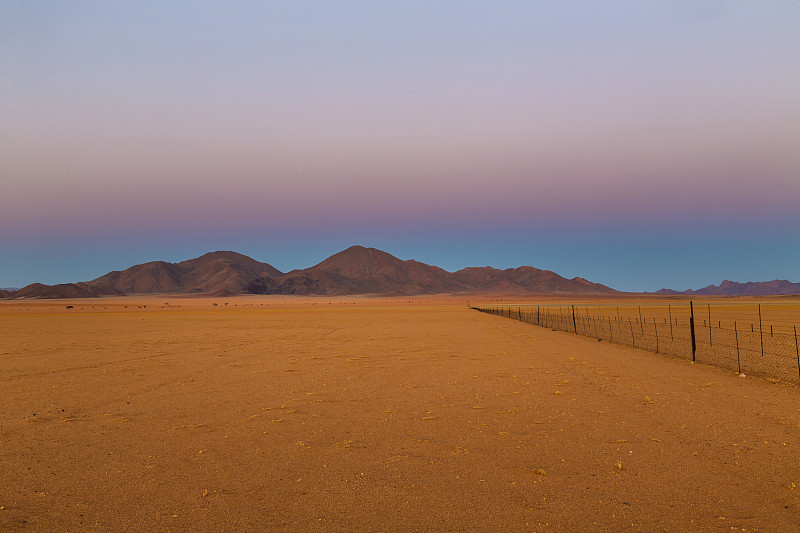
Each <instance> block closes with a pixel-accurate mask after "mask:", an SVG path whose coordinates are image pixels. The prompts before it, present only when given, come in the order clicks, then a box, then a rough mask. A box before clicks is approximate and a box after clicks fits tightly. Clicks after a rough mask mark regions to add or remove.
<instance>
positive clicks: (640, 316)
mask: <svg viewBox="0 0 800 533" xmlns="http://www.w3.org/2000/svg"><path fill="white" fill-rule="evenodd" d="M639 326H640V327H641V328H642V337H644V320H642V306H641V305H640V306H639Z"/></svg>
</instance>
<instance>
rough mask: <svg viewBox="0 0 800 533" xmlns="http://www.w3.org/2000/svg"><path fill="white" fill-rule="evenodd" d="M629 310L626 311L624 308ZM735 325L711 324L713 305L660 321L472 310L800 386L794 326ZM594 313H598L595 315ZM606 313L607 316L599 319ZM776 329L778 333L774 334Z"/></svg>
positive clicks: (558, 311) (586, 312) (568, 310)
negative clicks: (799, 382)
mask: <svg viewBox="0 0 800 533" xmlns="http://www.w3.org/2000/svg"><path fill="white" fill-rule="evenodd" d="M628 307H630V306H628ZM760 307H761V306H760V305H759V306H758V315H759V320H758V323H757V324H756V323H755V322H751V323H749V324H748V323H742V322H740V321H738V320H732V321H726V322H725V323H724V324H723V321H722V320H718V321H716V322H713V321H712V313H711V305H710V304H706V305H704V306H694V304H693V302H689V304H688V305H686V307H685V308H683V306H682V305H679V304H670V305H668V306H666V313H664V312H661V313H660V315H663V316H651V317H646V316H643V315H642V310H641V306H639V307H638V313H633V315H634V316H622V315H620V314H619V308H617V310H616V314H615V313H614V312H613V311H614V310H613V309H610V310H609V309H607V310H606V312H605V313H604V311H603V309H602V308H599V307H596V306H595V307H593V308H591V309H590V308H589V307H588V306H583V305H579V306H575V305H561V306H534V305H525V306H502V307H472V309H475V310H477V311H480V312H482V313H489V314H492V315H498V316H503V317H506V318H513V319H516V320H520V321H522V322H527V323H529V324H535V325H538V326H542V327H547V328H551V329H553V330H558V331H567V332H570V333H575V334H578V335H584V336H586V337H591V338H595V339H602V340H604V341H609V342H613V343H616V344H623V345H627V346H632V347H634V348H641V349H644V350H649V351H651V352H655V353H658V354H664V355H669V356H673V357H679V358H685V359H688V360H691V361H697V362H700V363H706V364H711V365H714V366H718V367H721V368H725V369H729V370H733V371H736V372H738V373H745V374H755V375H759V376H763V377H767V378H775V379H781V380H785V381H794V382H798V381H800V342H798V336H797V335H798V334H797V327H796V326H789V327H787V326H779V327H773V326H772V325H766V324H763V323H762V322H761V319H760V315H761V309H760ZM592 310H593V311H596V312H597V314H595V313H593V312H592ZM604 314H605V316H603V315H604ZM778 329H780V330H781V331H776V330H778Z"/></svg>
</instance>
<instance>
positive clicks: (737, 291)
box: [656, 279, 800, 296]
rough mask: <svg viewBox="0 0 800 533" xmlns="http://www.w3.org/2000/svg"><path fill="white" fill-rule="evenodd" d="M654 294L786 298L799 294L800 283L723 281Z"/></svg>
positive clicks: (663, 290)
mask: <svg viewBox="0 0 800 533" xmlns="http://www.w3.org/2000/svg"><path fill="white" fill-rule="evenodd" d="M656 294H686V295H695V294H696V295H699V296H786V295H790V294H800V283H792V282H791V281H788V280H785V279H776V280H772V281H748V282H747V283H739V282H736V281H729V280H725V281H723V282H722V283H720V284H719V285H708V286H707V287H703V288H702V289H697V290H692V289H689V290H686V291H675V290H672V289H661V290H659V291H656Z"/></svg>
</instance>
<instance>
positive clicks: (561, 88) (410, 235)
mask: <svg viewBox="0 0 800 533" xmlns="http://www.w3.org/2000/svg"><path fill="white" fill-rule="evenodd" d="M798 21H800V2H797V1H794V0H783V1H770V0H762V1H755V0H753V1H739V0H654V1H648V2H641V1H639V0H629V1H615V0H605V1H600V0H597V1H589V0H586V1H580V2H579V1H572V0H558V1H556V0H552V1H547V0H540V1H531V0H528V1H521V0H520V1H515V0H508V1H503V2H485V1H475V0H458V1H456V0H451V1H436V0H425V1H422V0H419V1H417V0H405V1H402V2H375V1H372V0H352V1H350V0H339V1H329V0H320V1H304V0H297V1H294V0H293V1H282V2H278V1H242V0H226V1H216V2H214V1H202V0H200V1H170V2H163V1H147V0H137V1H125V0H121V1H118V2H106V1H101V0H98V1H83V0H73V1H48V0H42V1H37V2H29V1H24V0H4V1H3V2H0V287H22V286H24V285H27V284H29V283H33V282H42V283H69V282H76V281H86V280H90V279H94V278H96V277H99V276H101V275H103V274H105V273H107V272H109V271H111V270H122V269H125V268H128V267H130V266H132V265H134V264H139V263H144V262H147V261H153V260H165V261H173V262H177V261H182V260H185V259H189V258H192V257H197V256H199V255H202V254H203V253H206V252H209V251H214V250H234V251H237V252H240V253H244V254H247V255H249V256H251V257H253V258H254V259H258V260H260V261H264V262H267V263H270V264H272V265H273V266H275V267H276V268H278V269H280V270H283V271H288V270H291V269H294V268H305V267H309V266H312V265H314V264H316V263H318V262H319V261H321V260H323V259H325V258H326V257H328V256H329V255H331V254H333V253H336V252H338V251H341V250H343V249H344V248H346V247H348V246H350V245H353V244H360V245H364V246H373V247H376V248H379V249H381V250H384V251H387V252H389V253H391V254H393V255H396V256H397V257H399V258H401V259H416V260H419V261H422V262H425V263H428V264H433V265H437V266H440V267H442V268H444V269H446V270H449V271H454V270H458V269H460V268H464V267H467V266H484V265H489V266H494V267H496V268H510V267H516V266H520V265H530V266H534V267H538V268H543V269H549V270H553V271H555V272H557V273H558V274H561V275H562V276H565V277H570V278H571V277H574V276H581V277H584V278H586V279H589V280H591V281H594V282H598V283H603V284H606V285H609V286H611V287H613V288H615V289H619V290H626V291H654V290H658V289H660V288H662V287H668V288H672V289H678V290H684V289H688V288H699V287H703V286H705V285H709V284H712V283H713V284H717V283H719V282H721V281H722V280H724V279H729V280H733V281H741V282H744V281H767V280H772V279H789V280H790V281H794V282H800V237H798V232H799V230H800V208H799V207H800V26H799V25H798Z"/></svg>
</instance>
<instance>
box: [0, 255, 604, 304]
mask: <svg viewBox="0 0 800 533" xmlns="http://www.w3.org/2000/svg"><path fill="white" fill-rule="evenodd" d="M468 292H498V293H503V292H505V293H535V294H611V293H616V292H617V291H615V290H613V289H611V288H609V287H606V286H604V285H600V284H597V283H591V282H589V281H586V280H585V279H583V278H572V279H566V278H564V277H562V276H559V275H558V274H556V273H554V272H551V271H549V270H540V269H538V268H533V267H529V266H523V267H518V268H509V269H506V270H498V269H495V268H491V267H474V268H465V269H463V270H459V271H458V272H454V273H450V272H447V271H446V270H443V269H441V268H439V267H436V266H431V265H426V264H425V263H421V262H419V261H414V260H402V259H398V258H397V257H395V256H393V255H391V254H388V253H386V252H383V251H381V250H377V249H375V248H365V247H363V246H351V247H350V248H348V249H347V250H344V251H342V252H339V253H337V254H334V255H332V256H331V257H329V258H327V259H325V260H324V261H322V262H320V263H318V264H316V265H314V266H312V267H310V268H306V269H301V270H293V271H291V272H289V273H286V274H284V273H282V272H281V271H279V270H278V269H276V268H275V267H273V266H271V265H269V264H267V263H261V262H259V261H256V260H255V259H252V258H250V257H247V256H246V255H242V254H239V253H236V252H211V253H207V254H205V255H203V256H201V257H197V258H195V259H189V260H186V261H181V262H180V263H167V262H165V261H151V262H149V263H144V264H141V265H135V266H132V267H130V268H128V269H126V270H119V271H113V272H109V273H108V274H106V275H104V276H101V277H99V278H97V279H94V280H92V281H88V282H85V283H73V284H64V285H53V286H50V285H42V284H40V283H35V284H32V285H29V286H28V287H24V288H22V289H20V290H19V291H15V292H11V293H0V297H12V298H85V297H93V296H104V295H122V294H158V293H190V294H215V295H216V294H220V295H222V294H242V293H249V294H297V295H329V296H333V295H346V294H380V295H383V296H405V295H413V294H437V293H468Z"/></svg>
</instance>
